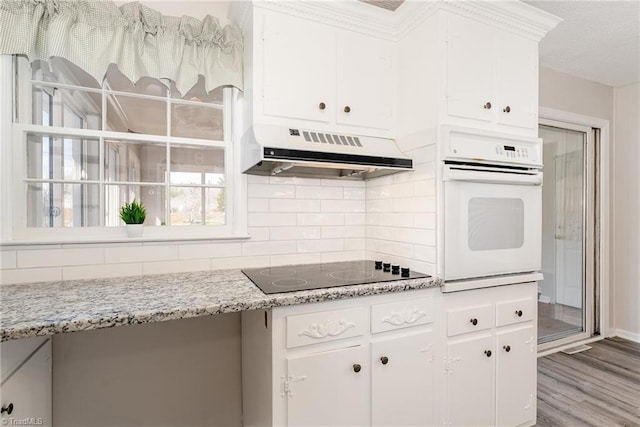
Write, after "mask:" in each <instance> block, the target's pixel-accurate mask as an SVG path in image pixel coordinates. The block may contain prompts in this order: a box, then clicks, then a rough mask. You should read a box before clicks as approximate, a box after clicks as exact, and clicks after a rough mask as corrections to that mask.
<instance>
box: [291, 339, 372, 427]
mask: <svg viewBox="0 0 640 427" xmlns="http://www.w3.org/2000/svg"><path fill="white" fill-rule="evenodd" d="M368 359H369V358H368V349H367V347H364V346H356V347H350V348H342V349H339V350H331V351H325V352H322V353H316V354H307V355H301V356H292V357H288V358H287V383H286V384H287V389H286V390H285V396H284V397H285V398H286V399H287V422H288V424H289V425H292V426H335V425H352V426H357V425H363V421H366V420H368V419H369V404H370V400H369V378H370V365H369V363H368Z"/></svg>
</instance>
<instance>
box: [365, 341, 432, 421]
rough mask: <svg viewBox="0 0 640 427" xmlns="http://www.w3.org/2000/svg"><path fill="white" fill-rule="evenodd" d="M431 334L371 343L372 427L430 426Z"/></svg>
mask: <svg viewBox="0 0 640 427" xmlns="http://www.w3.org/2000/svg"><path fill="white" fill-rule="evenodd" d="M433 335H434V334H433V332H432V331H420V332H416V333H408V334H407V335H405V336H400V337H396V338H380V339H378V338H375V339H374V341H372V343H371V371H372V372H371V418H372V419H371V421H372V424H373V425H374V426H431V425H435V424H436V423H437V418H436V417H435V412H434V410H435V408H434V401H435V400H434V392H435V390H434V387H433V382H434V372H435V369H434V362H435V360H434V341H433V339H434V336H433Z"/></svg>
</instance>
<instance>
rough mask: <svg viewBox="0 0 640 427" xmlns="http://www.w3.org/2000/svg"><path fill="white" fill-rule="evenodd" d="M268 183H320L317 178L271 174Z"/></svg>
mask: <svg viewBox="0 0 640 427" xmlns="http://www.w3.org/2000/svg"><path fill="white" fill-rule="evenodd" d="M269 183H270V184H288V185H320V184H321V181H320V179H318V178H300V177H297V176H271V177H269Z"/></svg>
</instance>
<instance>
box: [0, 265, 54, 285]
mask: <svg viewBox="0 0 640 427" xmlns="http://www.w3.org/2000/svg"><path fill="white" fill-rule="evenodd" d="M59 280H62V267H49V268H18V269H15V270H2V271H1V272H0V283H1V284H3V285H10V284H18V283H29V282H51V281H59Z"/></svg>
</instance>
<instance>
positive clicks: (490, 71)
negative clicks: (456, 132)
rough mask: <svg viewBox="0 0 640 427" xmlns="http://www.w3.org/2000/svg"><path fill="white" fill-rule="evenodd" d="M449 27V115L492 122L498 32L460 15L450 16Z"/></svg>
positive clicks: (494, 101)
mask: <svg viewBox="0 0 640 427" xmlns="http://www.w3.org/2000/svg"><path fill="white" fill-rule="evenodd" d="M447 25H448V29H447V40H446V42H447V113H448V114H449V115H450V116H456V117H463V118H470V119H477V120H484V121H492V120H493V112H494V109H495V108H496V106H495V103H496V100H495V98H494V97H495V90H494V79H495V57H496V49H495V44H494V43H495V41H494V33H495V30H494V29H493V28H491V27H490V26H488V25H486V24H483V23H480V22H477V21H474V20H472V19H467V18H463V17H461V16H457V15H450V16H449V17H448V20H447ZM487 103H490V104H491V106H490V107H489V104H487Z"/></svg>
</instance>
